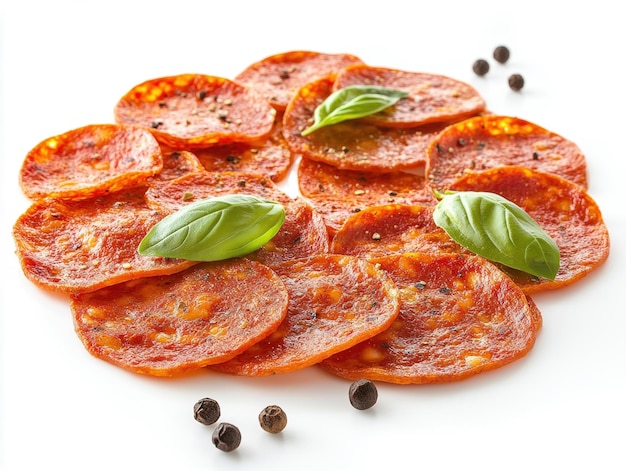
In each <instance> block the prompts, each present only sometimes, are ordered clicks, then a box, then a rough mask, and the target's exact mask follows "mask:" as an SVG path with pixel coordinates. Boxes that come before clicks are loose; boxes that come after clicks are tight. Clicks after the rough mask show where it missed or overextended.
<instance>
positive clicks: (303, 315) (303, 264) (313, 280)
mask: <svg viewBox="0 0 626 471" xmlns="http://www.w3.org/2000/svg"><path fill="white" fill-rule="evenodd" d="M274 270H275V271H276V272H277V273H278V274H279V276H280V277H281V279H282V280H283V282H284V283H285V286H286V287H287V291H288V293H289V307H288V311H287V316H286V317H285V319H284V321H283V322H282V324H281V325H280V326H279V327H278V329H277V330H276V331H275V332H274V333H273V334H271V335H270V336H268V337H267V338H266V339H263V340H261V341H260V342H258V343H257V344H255V345H253V346H252V347H250V348H249V349H248V350H246V351H245V352H243V353H242V354H241V355H239V356H237V357H235V358H233V359H232V360H229V361H227V362H225V363H220V364H218V365H215V366H213V367H212V369H215V370H217V371H221V372H224V373H230V374H237V375H246V376H265V375H270V374H278V373H288V372H292V371H296V370H299V369H302V368H305V367H307V366H311V365H314V364H316V363H318V362H320V361H321V360H323V359H325V358H328V357H329V356H331V355H332V354H334V353H336V352H338V351H341V350H343V349H345V348H348V347H350V346H352V345H355V344H357V343H359V342H361V341H363V340H365V339H367V338H370V337H372V336H373V335H376V334H377V333H379V332H381V331H383V330H384V329H386V328H387V327H388V326H389V325H390V324H391V322H393V320H394V319H395V318H396V316H397V315H398V309H399V301H398V292H397V290H396V288H395V285H394V283H393V282H392V281H391V279H390V278H389V276H388V275H387V274H386V273H385V272H383V271H382V270H381V269H379V268H378V267H376V266H375V265H373V264H370V263H368V262H366V261H364V260H361V259H358V258H355V257H348V256H342V255H320V256H316V257H312V258H309V259H300V260H294V261H291V262H287V263H285V264H282V265H280V266H278V267H276V268H275V269H274Z"/></svg>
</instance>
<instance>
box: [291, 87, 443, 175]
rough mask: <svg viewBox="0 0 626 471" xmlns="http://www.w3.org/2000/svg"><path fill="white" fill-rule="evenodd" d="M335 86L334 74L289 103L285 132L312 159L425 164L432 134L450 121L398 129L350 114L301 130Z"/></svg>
mask: <svg viewBox="0 0 626 471" xmlns="http://www.w3.org/2000/svg"><path fill="white" fill-rule="evenodd" d="M332 91H333V80H332V79H330V78H323V79H320V80H317V81H315V82H312V83H309V84H307V85H305V86H303V87H302V88H301V89H300V90H298V92H297V93H296V95H295V96H294V98H293V99H292V100H291V102H290V103H289V106H287V109H286V110H285V114H284V116H283V134H284V136H285V139H286V140H287V143H288V145H289V147H290V148H291V150H292V151H293V152H294V153H296V154H298V155H302V156H304V157H305V158H307V159H310V160H315V161H318V162H324V163H327V164H330V165H332V166H334V167H336V168H339V169H343V170H360V171H368V172H391V171H399V170H408V169H415V168H420V167H422V166H423V165H424V164H425V161H426V157H427V153H426V152H427V150H428V146H429V145H430V142H431V140H432V139H433V138H434V137H435V136H436V135H437V133H438V132H439V131H441V130H442V129H443V128H444V127H445V123H434V124H429V125H425V126H421V127H413V128H406V129H394V128H384V127H379V126H374V125H372V124H369V123H367V122H365V121H364V120H350V121H344V122H341V123H337V124H333V125H332V126H327V127H323V128H321V129H318V130H317V131H315V132H313V133H311V134H309V135H307V136H302V135H301V134H300V133H301V132H302V131H303V130H305V129H306V128H307V127H309V126H310V125H311V124H313V116H314V113H315V108H317V107H318V106H319V105H320V104H321V103H322V102H323V101H324V100H325V99H326V98H327V97H328V96H329V95H330V94H331V93H332Z"/></svg>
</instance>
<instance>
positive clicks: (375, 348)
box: [320, 253, 541, 384]
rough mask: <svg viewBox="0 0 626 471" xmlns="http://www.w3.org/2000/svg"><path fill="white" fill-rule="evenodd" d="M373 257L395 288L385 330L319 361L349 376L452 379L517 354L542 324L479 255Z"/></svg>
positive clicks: (394, 380) (506, 279) (503, 277)
mask: <svg viewBox="0 0 626 471" xmlns="http://www.w3.org/2000/svg"><path fill="white" fill-rule="evenodd" d="M375 262H376V263H378V264H379V265H380V267H381V268H382V269H384V270H386V271H387V272H388V273H389V274H390V276H391V278H392V279H393V280H394V282H395V283H396V286H397V287H398V290H399V292H400V301H401V302H400V314H399V315H398V317H397V319H396V321H395V322H394V323H393V324H392V325H391V327H389V328H388V329H387V330H386V331H384V332H382V333H380V334H378V335H376V336H375V337H373V338H371V339H369V340H366V341H364V342H361V343H360V344H359V345H356V346H355V347H352V348H350V349H347V350H344V351H342V352H340V353H337V354H335V355H333V356H332V357H330V358H328V359H326V360H324V361H323V362H321V363H320V365H321V366H322V367H323V368H324V369H325V370H327V371H329V372H331V373H333V374H335V375H337V376H340V377H343V378H347V379H351V380H356V379H360V378H366V379H370V380H373V381H384V382H389V383H397V384H422V383H444V382H452V381H459V380H463V379H467V378H469V377H472V376H475V375H477V374H478V373H481V372H484V371H488V370H493V369H495V368H499V367H502V366H504V365H507V364H509V363H511V362H513V361H516V360H519V359H520V358H522V357H524V356H525V355H526V354H527V353H528V352H529V351H530V350H531V348H532V347H533V345H534V343H535V340H536V337H537V334H538V331H539V329H540V327H541V316H540V313H539V310H538V309H537V307H536V305H534V303H533V304H529V302H528V300H527V298H526V296H525V295H524V293H523V292H522V291H521V289H520V288H519V287H518V286H517V285H516V284H515V283H513V281H511V279H510V278H509V277H508V276H506V275H505V274H504V273H503V272H502V271H500V270H499V269H498V268H497V267H495V265H493V264H491V263H489V262H487V261H486V260H484V259H483V258H481V257H477V256H471V255H470V256H468V255H453V254H439V255H435V254H426V253H411V254H401V255H389V256H386V257H382V258H379V259H375Z"/></svg>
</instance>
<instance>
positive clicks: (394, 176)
mask: <svg viewBox="0 0 626 471" xmlns="http://www.w3.org/2000/svg"><path fill="white" fill-rule="evenodd" d="M297 174H298V186H299V188H300V192H301V193H302V195H303V196H305V197H306V198H307V199H309V200H310V201H311V202H312V204H313V206H315V208H316V209H317V210H318V211H319V212H320V213H321V214H322V217H323V218H324V221H325V222H326V227H327V228H328V231H329V233H330V234H331V235H334V234H335V233H336V232H337V231H338V230H339V229H340V228H341V226H342V225H343V223H344V222H345V221H346V220H347V219H348V218H349V217H350V216H352V215H353V214H355V213H357V212H359V211H362V210H363V209H365V208H368V207H370V206H378V205H384V204H390V203H398V204H423V205H435V204H436V203H437V199H436V198H435V197H434V196H433V194H432V193H431V192H430V190H428V189H427V188H426V184H425V180H424V177H423V176H421V175H418V174H412V173H403V172H390V173H371V172H359V171H354V170H338V169H336V168H335V167H333V166H331V165H328V164H324V163H321V162H315V161H312V160H309V159H304V158H303V159H302V160H301V161H300V163H299V165H298V169H297Z"/></svg>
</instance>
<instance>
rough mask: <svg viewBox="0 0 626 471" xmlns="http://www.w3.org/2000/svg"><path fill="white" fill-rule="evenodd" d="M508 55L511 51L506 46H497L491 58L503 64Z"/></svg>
mask: <svg viewBox="0 0 626 471" xmlns="http://www.w3.org/2000/svg"><path fill="white" fill-rule="evenodd" d="M510 56H511V52H510V51H509V48H508V47H506V46H498V47H496V48H495V49H494V50H493V58H494V59H495V60H497V61H498V62H499V63H500V64H504V63H505V62H506V61H508V60H509V57H510Z"/></svg>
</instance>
